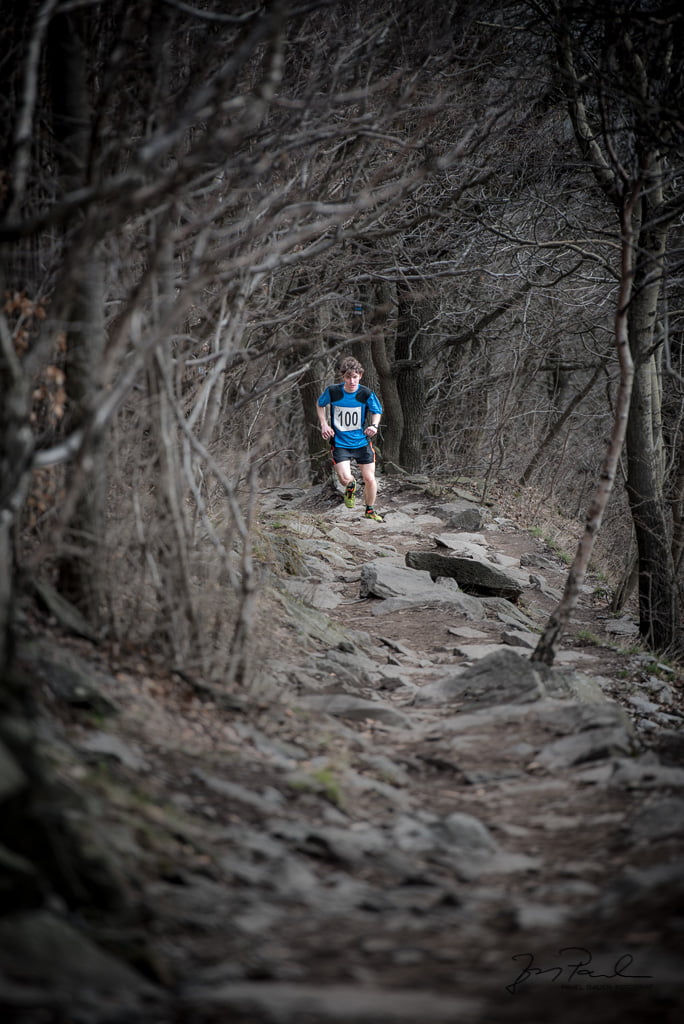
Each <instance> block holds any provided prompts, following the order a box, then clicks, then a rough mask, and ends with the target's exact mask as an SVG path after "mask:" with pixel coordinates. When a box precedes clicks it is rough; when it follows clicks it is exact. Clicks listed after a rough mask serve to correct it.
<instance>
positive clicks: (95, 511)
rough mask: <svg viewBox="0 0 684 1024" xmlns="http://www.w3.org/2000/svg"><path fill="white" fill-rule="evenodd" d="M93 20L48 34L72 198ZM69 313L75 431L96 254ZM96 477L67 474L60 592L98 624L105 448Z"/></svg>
mask: <svg viewBox="0 0 684 1024" xmlns="http://www.w3.org/2000/svg"><path fill="white" fill-rule="evenodd" d="M85 34H86V16H85V15H83V16H79V15H78V14H71V15H57V16H56V17H55V18H54V19H53V21H52V22H51V24H50V30H49V33H48V48H47V59H48V73H49V80H50V89H51V97H52V125H53V131H54V137H55V143H56V160H57V166H58V167H59V177H60V186H61V187H62V188H63V190H64V191H65V192H66V191H69V190H72V189H76V188H79V187H81V186H82V185H84V184H85V183H86V182H87V181H88V180H89V176H90V168H89V160H90V156H91V151H90V137H89V133H90V126H91V120H92V118H91V110H90V104H89V99H88V90H89V83H88V52H87V44H86V41H85ZM75 276H76V280H75V282H74V284H73V293H72V299H71V303H70V305H69V307H68V310H67V317H66V319H67V321H68V324H69V326H68V327H67V331H66V341H67V356H66V388H67V395H68V405H67V416H66V420H65V423H64V427H65V429H67V430H71V429H73V428H74V427H75V426H76V425H78V424H79V422H80V421H81V420H82V419H83V418H84V416H85V414H86V413H87V411H88V404H89V400H90V398H91V396H92V392H93V386H94V382H95V375H96V372H97V369H98V367H99V365H100V362H101V359H102V354H103V352H104V274H103V269H102V265H101V261H100V258H99V256H98V252H97V249H95V251H91V253H90V257H89V259H88V261H87V262H85V263H84V264H82V266H81V267H80V268H79V270H78V272H77V274H76V275H75ZM89 454H90V456H91V457H90V459H89V471H88V472H86V471H85V470H84V466H83V463H81V464H80V465H78V466H76V467H69V468H68V469H67V481H66V490H67V492H69V490H70V489H75V490H77V491H78V497H77V499H76V501H75V504H74V512H73V514H72V517H71V521H70V523H69V530H70V534H71V541H72V543H71V544H70V545H69V547H70V548H71V551H72V552H73V551H74V549H76V550H78V549H80V550H81V552H82V554H80V555H79V554H73V553H70V554H69V555H68V556H66V557H63V558H62V559H60V563H59V589H60V591H61V593H62V594H63V595H64V596H65V597H66V598H68V599H69V600H70V601H71V602H73V604H75V605H76V606H77V607H78V608H79V609H80V610H81V611H82V612H83V613H84V614H85V615H87V616H88V618H89V619H90V620H91V621H92V622H94V623H95V624H98V622H99V620H100V614H101V610H102V600H101V599H102V592H103V579H102V572H101V568H100V564H99V559H98V555H97V553H98V550H99V549H100V545H101V543H102V534H103V529H104V491H105V484H104V459H103V454H102V451H101V449H99V447H98V448H95V449H94V450H92V451H91V452H90V453H89Z"/></svg>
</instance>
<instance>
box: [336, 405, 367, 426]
mask: <svg viewBox="0 0 684 1024" xmlns="http://www.w3.org/2000/svg"><path fill="white" fill-rule="evenodd" d="M361 412H362V406H360V405H355V406H344V405H333V408H332V414H333V426H334V427H335V429H336V430H339V431H340V432H344V431H345V430H360V429H361Z"/></svg>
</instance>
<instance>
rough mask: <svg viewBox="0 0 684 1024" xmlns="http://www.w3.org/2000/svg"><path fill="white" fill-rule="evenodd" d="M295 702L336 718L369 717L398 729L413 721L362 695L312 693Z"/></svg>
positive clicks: (411, 724)
mask: <svg viewBox="0 0 684 1024" xmlns="http://www.w3.org/2000/svg"><path fill="white" fill-rule="evenodd" d="M296 704H297V705H298V706H299V707H303V708H308V709H309V710H311V711H319V712H321V713H323V714H326V715H335V716H336V717H338V718H349V719H352V720H354V721H362V722H363V721H365V720H366V719H367V718H370V719H372V720H374V721H376V722H382V723H383V724H384V725H392V726H396V727H398V728H400V729H412V728H413V722H412V721H411V719H410V718H409V717H408V715H405V714H403V712H401V711H397V710H396V708H393V707H390V705H389V704H383V703H381V702H380V701H374V700H365V699H364V698H363V697H352V696H350V695H348V694H346V693H331V694H313V695H311V696H305V697H298V698H297V700H296Z"/></svg>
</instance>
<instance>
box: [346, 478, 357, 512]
mask: <svg viewBox="0 0 684 1024" xmlns="http://www.w3.org/2000/svg"><path fill="white" fill-rule="evenodd" d="M355 502H356V480H352V481H351V483H348V484H347V486H346V487H345V489H344V503H345V505H346V506H347V508H354V504H355Z"/></svg>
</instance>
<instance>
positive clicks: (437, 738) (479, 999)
mask: <svg viewBox="0 0 684 1024" xmlns="http://www.w3.org/2000/svg"><path fill="white" fill-rule="evenodd" d="M380 498H381V500H380V506H381V508H382V510H383V511H384V512H385V522H384V523H382V524H380V523H374V522H371V521H367V520H364V518H363V514H362V510H360V509H358V508H357V509H354V510H350V509H346V508H345V507H344V506H343V505H342V504H341V502H340V501H339V498H338V497H337V496H332V495H331V494H330V493H329V492H328V491H326V490H325V489H324V488H319V489H311V490H299V489H297V488H291V489H288V488H279V489H277V490H273V491H270V492H268V493H267V494H266V495H265V496H264V499H263V505H262V508H261V510H260V537H259V542H258V547H259V551H258V555H259V557H260V559H262V561H263V562H264V563H265V564H266V565H268V566H269V567H270V571H271V572H272V578H271V586H270V588H269V595H270V596H269V597H268V598H267V599H264V600H263V602H262V608H261V618H260V629H259V633H260V641H261V642H260V648H261V651H262V660H261V662H260V667H259V672H258V675H257V677H256V678H255V679H254V680H253V681H252V683H251V685H250V687H249V688H248V689H247V691H246V692H242V691H241V692H240V693H227V692H225V691H223V690H222V689H221V688H220V687H218V686H213V687H210V686H208V685H205V684H203V683H201V682H198V681H197V680H194V679H193V678H191V677H190V676H188V675H186V674H184V673H178V672H170V671H168V670H166V671H164V670H161V669H155V668H154V667H151V666H150V665H149V664H143V663H141V664H139V665H136V664H135V663H130V662H129V663H127V662H125V661H124V660H123V659H122V660H121V661H120V663H118V664H112V663H111V662H107V661H106V660H105V659H104V657H103V655H100V656H99V657H100V664H99V665H98V664H97V662H96V661H95V660H94V659H95V657H96V655H94V654H93V653H92V651H91V650H90V648H89V646H88V645H87V643H86V642H85V641H75V640H71V641H69V642H68V643H67V642H66V641H65V642H63V643H62V645H61V647H60V648H59V649H56V648H55V647H54V645H53V646H51V647H50V648H49V650H48V648H47V647H46V646H44V643H43V642H40V643H33V644H31V645H28V646H27V649H26V652H25V654H24V662H25V664H26V665H27V666H30V667H31V669H32V671H33V672H34V675H35V678H36V679H38V680H39V681H40V685H41V686H42V687H43V689H44V692H45V694H46V695H47V699H48V702H49V705H50V707H51V709H52V717H51V719H50V721H49V722H47V721H46V723H45V736H46V748H47V756H48V758H49V760H50V763H51V765H52V767H53V770H54V771H55V773H56V774H57V776H58V778H59V779H60V780H61V781H62V783H63V784H64V785H65V786H67V787H70V788H72V789H75V790H77V791H78V792H79V793H80V794H81V797H82V798H84V797H83V794H85V799H86V800H87V808H88V810H87V813H86V812H74V813H75V816H76V817H77V818H78V814H79V813H80V814H81V819H82V821H81V824H82V827H83V829H84V830H86V831H87V833H88V834H89V835H91V836H93V837H97V838H98V839H99V840H100V845H99V847H98V853H97V857H98V858H101V859H102V862H103V863H105V864H106V866H107V872H106V873H105V874H106V877H107V878H109V877H115V878H116V879H117V885H118V886H119V889H120V891H121V892H123V893H124V895H125V900H124V903H125V906H127V907H130V908H134V909H133V910H131V911H130V913H129V917H128V918H126V914H125V913H122V914H121V915H120V921H119V923H118V924H117V926H116V927H115V926H113V925H112V926H108V927H105V926H104V925H102V923H98V921H97V920H96V921H93V922H87V921H85V922H80V921H78V920H74V919H73V918H72V917H70V916H69V914H67V913H65V911H64V908H62V907H59V906H55V907H41V908H39V909H36V910H35V911H31V912H24V913H22V914H21V915H15V917H14V918H12V917H5V918H2V919H0V939H1V940H2V941H1V942H0V945H1V946H2V950H3V952H2V953H1V955H0V967H1V968H2V977H1V978H0V986H1V988H0V1005H2V1007H3V1008H4V1010H5V1013H6V1014H9V1016H5V1017H3V1020H16V1021H21V1022H22V1024H33V1022H34V1021H35V1022H43V1021H53V1020H54V1021H58V1020H59V1021H60V1022H62V1021H63V1022H64V1024H86V1022H91V1021H92V1022H97V1024H104V1022H114V1021H122V1022H123V1021H138V1020H140V1021H143V1020H144V1021H145V1022H146V1024H154V1022H159V1024H162V1022H163V1024H166V1022H169V1024H171V1022H188V1024H228V1022H230V1024H233V1022H235V1024H256V1022H260V1024H261V1022H274V1024H327V1022H343V1024H390V1022H400V1021H401V1022H411V1024H438V1022H448V1024H456V1022H465V1024H471V1022H472V1024H492V1022H498V1021H501V1022H504V1021H525V1022H536V1021H538V1022H542V1021H544V1022H546V1021H549V1020H551V1019H553V1020H554V1021H557V1022H561V1024H575V1022H579V1021H582V1022H584V1021H586V1020H591V1021H594V1022H612V1021H616V1022H617V1021H621V1022H625V1021H628V1022H630V1021H634V1022H637V1021H639V1022H643V1021H650V1020H654V1021H655V1020H657V1021H660V1022H674V1021H675V1020H681V1019H682V1011H683V1009H684V993H683V990H682V989H683V980H684V956H683V954H684V949H683V945H684V863H683V862H682V851H683V849H684V736H683V734H682V728H681V727H682V722H683V708H684V699H683V698H684V694H683V692H682V685H681V683H682V681H681V677H680V676H678V674H677V672H676V671H674V670H673V669H672V668H671V667H670V666H668V665H666V664H663V663H660V664H659V663H658V662H657V661H656V660H655V659H653V658H652V657H650V656H649V655H647V654H646V653H644V652H643V651H642V650H640V648H639V646H638V644H636V642H635V637H634V635H633V634H634V626H633V624H632V623H630V621H629V619H628V617H622V618H620V619H619V620H617V621H616V620H615V619H614V618H613V617H611V616H610V614H609V613H608V611H607V610H606V605H605V599H604V598H603V596H602V595H601V593H600V590H599V588H598V587H597V586H596V585H591V583H589V584H588V585H587V586H586V587H585V588H584V594H583V597H582V601H581V605H580V607H578V609H577V614H576V619H575V621H574V622H573V628H572V631H571V632H570V634H569V635H568V636H567V637H566V638H565V640H564V642H563V647H562V651H561V652H560V654H559V657H558V659H557V662H556V665H555V666H554V668H553V669H547V668H545V667H543V666H540V665H535V664H533V663H531V662H530V661H529V655H530V652H531V650H532V648H533V647H534V646H535V644H536V639H537V636H538V633H539V630H540V629H541V627H543V625H544V623H545V622H546V619H547V617H548V614H549V612H550V610H551V609H552V608H553V607H554V606H555V604H556V602H557V599H558V596H559V594H560V590H561V589H562V586H563V584H564V580H565V568H564V565H563V563H562V562H561V561H560V559H558V558H557V557H556V555H554V553H553V552H552V551H551V550H549V549H548V548H547V547H546V545H545V544H544V543H543V542H542V541H541V540H538V539H535V538H534V537H533V536H532V534H531V533H530V532H529V531H528V530H525V529H522V528H521V527H520V526H519V525H518V524H517V523H516V522H514V521H513V520H510V519H507V518H505V517H504V516H501V515H498V514H497V512H496V509H495V508H491V509H487V508H482V507H480V506H479V504H478V502H477V500H476V498H475V497H474V496H472V495H468V494H464V493H462V492H458V491H457V490H456V489H455V488H452V489H451V491H450V493H447V494H443V495H441V496H440V497H435V496H434V494H431V493H430V491H429V489H428V488H426V487H425V486H424V485H423V484H422V483H421V482H420V481H416V482H414V483H413V484H411V483H410V482H405V483H404V484H403V485H402V487H401V488H399V487H398V486H397V485H392V483H391V481H390V482H387V481H385V482H383V489H382V491H381V495H380ZM409 552H414V553H416V552H417V553H419V554H420V555H421V558H418V559H416V558H414V557H412V556H409V559H408V561H409V562H411V561H413V562H414V563H415V562H416V561H417V562H420V563H421V564H427V565H429V566H431V567H432V568H433V569H435V567H436V570H438V571H434V572H433V573H432V576H431V573H430V571H428V570H427V569H417V568H411V567H409V565H407V554H408V553H409ZM424 555H430V556H437V557H436V558H434V557H433V558H432V560H431V559H428V560H427V562H425V560H424V559H422V556H424ZM445 557H446V558H449V559H453V560H456V559H463V560H467V562H468V563H469V564H468V565H466V566H465V570H467V576H466V577H462V581H463V579H466V578H467V584H468V592H466V589H465V583H464V584H463V587H460V586H459V584H458V583H457V582H456V580H455V579H453V578H450V577H449V576H442V575H439V574H438V573H439V572H442V571H447V570H448V568H449V567H448V566H447V567H446V569H445V568H444V562H443V559H444V558H445ZM440 559H442V561H440ZM465 570H464V571H465ZM433 576H436V578H434V579H433V578H432V577H433ZM502 595H507V596H502ZM51 1014H52V1015H51ZM60 1014H62V1016H60Z"/></svg>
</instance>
